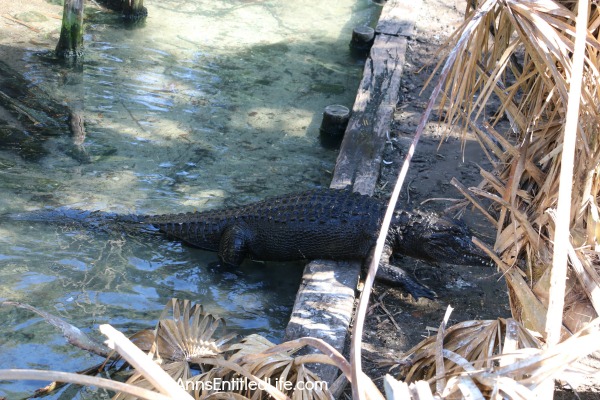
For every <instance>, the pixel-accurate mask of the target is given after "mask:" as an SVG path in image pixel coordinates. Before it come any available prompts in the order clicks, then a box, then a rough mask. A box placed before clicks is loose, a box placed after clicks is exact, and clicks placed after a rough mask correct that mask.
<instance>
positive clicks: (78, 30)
mask: <svg viewBox="0 0 600 400" xmlns="http://www.w3.org/2000/svg"><path fill="white" fill-rule="evenodd" d="M56 55H57V56H58V57H60V58H66V59H67V58H70V59H73V58H79V57H81V56H82V55H83V0H65V7H64V11H63V19H62V28H61V30H60V39H59V40H58V45H57V46H56Z"/></svg>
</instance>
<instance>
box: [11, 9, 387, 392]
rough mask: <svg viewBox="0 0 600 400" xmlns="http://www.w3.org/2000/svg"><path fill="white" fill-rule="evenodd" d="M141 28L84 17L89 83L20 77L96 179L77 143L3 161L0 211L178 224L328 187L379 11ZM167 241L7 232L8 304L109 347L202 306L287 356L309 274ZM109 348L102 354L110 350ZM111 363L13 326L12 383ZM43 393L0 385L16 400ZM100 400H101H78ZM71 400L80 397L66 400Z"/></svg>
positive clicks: (67, 74)
mask: <svg viewBox="0 0 600 400" xmlns="http://www.w3.org/2000/svg"><path fill="white" fill-rule="evenodd" d="M146 6H147V7H148V9H149V17H148V19H147V21H146V23H145V25H144V26H143V27H137V28H135V29H131V28H126V27H125V26H124V25H123V24H122V22H121V20H120V18H119V16H118V15H115V14H106V13H100V12H98V11H89V12H88V23H87V25H86V37H85V42H86V46H87V47H86V52H87V53H86V58H85V64H84V66H83V71H82V72H77V71H72V70H68V69H64V68H62V67H58V66H52V65H48V64H44V61H43V57H40V56H39V55H37V54H33V53H32V54H29V55H28V57H29V60H28V61H29V65H30V67H29V68H30V69H29V70H28V71H26V73H25V75H26V76H27V77H28V78H29V79H31V80H32V81H34V82H36V83H37V84H40V85H42V86H43V87H45V88H46V90H48V91H50V92H51V93H53V94H54V95H55V96H56V98H59V99H61V100H62V101H64V102H65V103H66V104H68V105H69V106H71V107H72V108H74V109H82V110H83V113H84V116H85V121H86V131H87V137H86V138H85V142H84V145H83V148H84V149H85V154H84V155H85V157H84V158H87V161H89V162H81V161H82V157H81V154H74V153H73V151H72V150H71V149H72V143H71V141H72V139H71V138H68V137H58V138H54V139H52V140H49V141H48V142H47V143H46V148H47V149H48V150H49V154H48V155H47V156H45V157H44V158H42V159H41V160H39V161H37V162H32V161H24V160H22V159H20V158H19V157H18V156H15V155H13V154H10V153H6V152H4V153H0V185H1V188H0V206H1V207H2V209H3V210H5V211H9V212H22V211H25V210H31V209H37V208H41V207H46V206H51V207H54V206H64V205H67V206H72V207H77V208H83V209H94V210H96V209H98V210H104V211H113V212H122V213H130V212H138V213H165V212H183V211H193V210H198V209H208V208H213V207H220V206H227V205H234V204H241V203H246V202H249V201H253V200H257V199H262V198H264V197H267V196H270V195H275V194H281V193H286V192H291V191H298V190H304V189H310V188H314V187H319V186H326V185H328V182H329V180H330V174H331V171H332V170H333V168H334V164H335V157H336V154H337V153H336V151H333V150H326V149H323V148H322V147H321V146H320V144H319V134H318V127H319V124H320V119H321V112H322V109H323V108H324V107H325V106H326V105H328V104H334V103H341V104H345V105H347V106H351V105H352V102H353V99H354V96H355V93H356V89H357V86H358V82H359V80H360V76H361V71H362V64H361V63H360V62H357V61H356V60H353V59H352V58H351V57H350V56H349V54H348V41H349V38H350V32H351V29H352V27H353V26H355V25H358V24H360V23H363V24H364V23H371V22H372V21H373V19H374V18H376V15H377V12H378V8H377V7H376V6H374V5H373V4H371V3H370V2H369V1H367V0H359V1H357V0H336V1H328V2H317V1H303V0H296V1H288V0H265V1H263V0H254V1H252V0H237V1H236V0H220V1H204V0H185V1H183V0H182V1H165V0H161V1H160V2H158V1H157V2H150V1H149V2H147V4H146ZM216 260H217V258H216V256H215V255H214V254H210V253H206V252H202V251H198V250H194V249H190V248H187V247H184V246H181V245H180V244H178V243H172V242H168V241H166V240H164V239H162V238H160V237H151V236H140V237H135V236H133V237H132V236H128V237H124V236H122V235H120V234H119V233H118V232H116V233H114V234H110V233H106V232H94V231H90V230H87V229H83V228H81V227H77V226H75V227H65V226H56V225H52V224H35V223H2V224H0V282H2V284H1V285H0V299H1V300H13V301H19V302H23V303H28V304H31V305H34V306H36V307H39V308H40V309H43V310H45V311H48V312H50V313H53V314H55V315H58V316H60V317H63V318H64V319H66V320H68V321H69V322H71V323H72V324H74V325H76V326H78V327H80V328H81V329H82V330H83V331H85V332H86V333H89V334H90V335H92V336H93V337H96V338H99V339H100V335H99V333H98V329H97V328H98V325H100V324H103V323H110V324H112V325H114V326H115V327H116V328H118V329H121V330H123V331H125V332H126V333H132V332H134V331H136V330H138V329H142V328H148V327H152V326H153V324H154V323H155V322H156V318H157V317H158V315H159V314H160V311H161V310H162V308H163V307H164V305H165V303H166V302H167V301H168V300H169V299H170V298H172V297H178V298H184V299H190V300H193V301H195V302H201V303H203V304H204V305H205V308H206V309H207V310H208V311H210V312H213V313H216V314H219V315H220V316H222V317H224V318H225V319H226V320H227V323H228V328H229V329H231V330H235V331H238V332H240V333H241V334H247V333H260V334H263V335H265V336H266V337H268V338H269V339H271V340H273V341H280V340H281V337H282V334H283V329H284V327H285V325H286V323H287V319H288V317H289V313H290V310H291V306H292V304H293V301H294V297H295V293H296V291H297V288H298V283H299V280H300V276H301V271H302V264H294V263H292V264H274V263H270V264H267V265H261V264H256V263H250V262H248V263H246V264H244V266H243V267H242V268H241V269H240V270H238V271H223V270H222V269H220V268H218V267H216V266H215V265H214V263H215V261H216ZM100 340H101V339H100ZM95 362H99V359H98V358H95V357H92V356H89V355H87V354H86V353H84V352H82V351H79V350H77V349H75V348H73V347H71V346H68V345H66V344H65V341H64V339H63V338H62V336H61V334H60V332H58V331H57V330H56V329H55V328H53V327H51V326H49V325H48V324H46V323H45V322H44V321H43V320H42V319H41V318H39V317H38V316H36V315H33V314H32V313H30V312H28V311H24V310H19V309H12V308H1V309H0V367H1V368H40V369H55V370H63V371H76V370H81V369H84V368H87V367H89V366H90V365H93V363H95ZM40 385H41V383H39V382H19V383H0V397H1V396H7V397H8V398H14V397H16V396H21V395H23V394H26V393H30V392H31V391H32V390H33V389H35V388H37V387H39V386H40ZM88 395H89V396H91V397H92V398H96V397H97V396H99V395H100V394H99V393H98V392H93V393H92V394H89V393H88V392H85V391H84V392H79V393H78V394H77V395H76V396H78V397H81V398H84V397H87V396H88ZM65 396H66V394H65ZM67 397H68V396H67Z"/></svg>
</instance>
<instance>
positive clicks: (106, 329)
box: [100, 324, 193, 400]
mask: <svg viewBox="0 0 600 400" xmlns="http://www.w3.org/2000/svg"><path fill="white" fill-rule="evenodd" d="M100 332H102V334H103V335H104V336H106V337H107V338H108V341H107V344H108V347H110V348H112V349H114V350H116V351H117V352H118V353H119V354H120V355H121V356H122V357H123V358H124V359H125V360H127V362H128V363H129V364H130V365H132V366H133V367H134V368H135V370H136V371H137V372H139V373H140V374H142V375H143V376H144V378H146V379H147V380H148V382H150V383H151V384H152V386H154V387H155V388H156V389H157V390H158V391H160V392H161V393H163V394H165V395H167V396H171V397H172V398H175V399H183V400H186V399H187V400H192V399H193V398H192V396H190V395H189V393H188V392H186V391H185V390H184V389H183V388H182V387H181V386H179V385H178V384H177V382H175V381H174V380H173V378H171V377H170V376H169V375H168V374H167V373H166V372H165V371H164V370H163V369H162V368H161V367H160V366H159V365H158V364H156V363H155V362H154V360H152V359H151V358H150V356H148V355H147V354H146V353H144V352H143V351H142V350H140V349H139V348H138V347H137V346H136V345H135V344H133V343H131V342H130V341H129V339H127V338H126V337H125V335H123V334H122V333H121V332H119V331H117V330H116V329H115V328H113V327H112V326H110V325H108V324H103V325H100Z"/></svg>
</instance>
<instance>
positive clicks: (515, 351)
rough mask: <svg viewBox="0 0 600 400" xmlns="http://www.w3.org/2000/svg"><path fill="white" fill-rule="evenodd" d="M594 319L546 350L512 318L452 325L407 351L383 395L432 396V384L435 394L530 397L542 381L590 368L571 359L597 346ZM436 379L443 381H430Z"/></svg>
mask: <svg viewBox="0 0 600 400" xmlns="http://www.w3.org/2000/svg"><path fill="white" fill-rule="evenodd" d="M599 322H600V320H595V321H594V322H593V323H592V324H590V325H588V326H586V327H585V328H584V329H582V330H581V331H580V332H578V333H577V334H576V335H573V336H572V337H570V338H568V339H567V340H565V341H564V342H562V343H560V344H559V345H557V346H553V347H550V348H542V346H541V342H540V341H539V340H538V339H537V338H536V337H534V336H533V335H532V334H531V333H530V332H529V331H528V330H527V329H525V328H524V327H523V326H522V325H521V324H519V323H518V322H517V321H515V320H513V319H498V320H494V321H466V322H462V323H459V324H456V325H454V326H452V327H450V328H448V329H447V330H445V332H444V333H443V334H442V335H438V336H437V337H431V338H428V339H425V340H424V341H422V342H421V343H419V344H418V345H417V346H415V347H414V348H413V349H411V350H410V351H409V352H408V353H407V358H408V360H409V361H410V362H409V364H408V365H407V364H406V362H405V361H406V360H403V361H402V364H403V367H402V368H403V372H404V373H405V374H406V379H405V380H404V382H399V381H396V380H394V379H393V378H391V377H387V378H386V392H387V394H388V398H393V397H390V395H391V394H392V395H401V396H403V397H398V398H407V399H422V398H433V392H435V391H436V387H437V393H436V394H437V395H438V396H439V397H441V398H479V399H483V398H496V397H497V396H500V397H501V398H508V399H523V400H525V399H530V398H533V397H534V396H535V393H534V392H535V390H536V389H537V388H538V387H539V386H540V385H541V384H543V382H545V381H547V380H548V379H558V380H562V381H566V382H569V383H573V382H574V381H577V380H581V379H582V377H584V376H588V375H590V374H591V373H592V372H593V371H591V370H590V369H589V368H586V367H583V366H581V365H580V364H577V362H578V361H579V360H581V359H582V358H584V357H586V356H588V355H589V354H591V353H593V352H595V351H597V350H598V349H600V330H599V329H598V323H599ZM441 331H443V325H442V328H441ZM440 358H441V359H442V360H443V371H442V374H440V371H438V368H439V366H440V364H439V361H440V360H439V359H440ZM440 381H442V382H443V385H441V386H439V385H436V384H437V383H439V382H440ZM428 396H431V397H428Z"/></svg>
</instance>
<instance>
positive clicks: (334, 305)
mask: <svg viewBox="0 0 600 400" xmlns="http://www.w3.org/2000/svg"><path fill="white" fill-rule="evenodd" d="M420 7H421V0H388V1H387V2H386V3H385V5H384V7H383V10H382V13H381V16H380V18H379V22H378V24H377V27H376V29H375V32H376V37H375V43H374V44H373V47H372V48H371V52H370V56H369V58H368V59H367V60H366V62H365V69H364V72H363V78H362V81H361V83H360V86H359V89H358V94H357V95H356V100H355V102H354V106H353V108H352V115H351V117H350V121H349V123H348V128H347V129H346V133H345V136H344V140H343V142H342V145H341V148H340V154H339V155H338V159H337V162H336V167H335V171H334V175H333V179H332V182H331V187H332V188H344V187H346V186H348V185H352V187H353V190H354V191H356V192H359V193H362V194H367V195H372V194H373V192H374V190H375V185H376V183H377V179H378V177H379V170H380V164H381V159H382V153H383V148H384V146H385V143H386V140H387V134H388V132H389V129H390V125H391V122H392V118H393V114H394V111H395V109H396V104H397V103H398V94H399V90H400V82H401V79H402V73H403V66H404V62H405V55H406V50H407V45H408V38H409V37H411V36H413V35H414V25H415V20H416V17H417V14H418V12H419V9H420ZM348 39H350V38H348ZM360 269H361V264H360V263H359V262H333V261H323V260H316V261H312V262H311V263H309V264H308V265H307V266H306V268H305V269H304V275H303V277H302V284H301V286H300V290H299V291H298V294H297V296H296V302H295V304H294V308H293V310H292V315H291V318H290V322H289V324H288V326H287V329H286V334H285V339H286V340H291V339H296V338H299V337H304V336H311V337H316V338H321V339H323V340H325V341H326V342H328V343H329V344H331V345H332V346H333V347H335V348H336V349H338V350H339V351H340V352H343V350H344V345H345V343H346V338H347V334H348V327H349V325H350V322H351V321H352V316H353V312H354V302H355V293H356V288H357V285H358V278H359V274H360ZM315 372H317V374H318V375H319V376H320V377H321V379H323V380H324V381H327V382H329V384H330V385H331V383H332V382H333V381H334V379H335V376H336V372H337V369H336V368H335V367H331V366H318V367H317V368H315Z"/></svg>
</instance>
